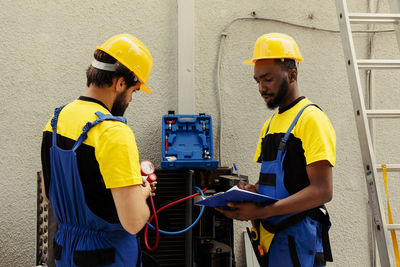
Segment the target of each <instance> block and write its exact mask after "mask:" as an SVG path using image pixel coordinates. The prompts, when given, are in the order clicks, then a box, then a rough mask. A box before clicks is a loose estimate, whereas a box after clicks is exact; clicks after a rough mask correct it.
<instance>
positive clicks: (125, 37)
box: [96, 34, 153, 94]
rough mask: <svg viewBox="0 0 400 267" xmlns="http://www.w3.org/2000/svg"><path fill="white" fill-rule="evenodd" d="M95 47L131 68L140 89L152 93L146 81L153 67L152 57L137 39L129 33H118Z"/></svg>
mask: <svg viewBox="0 0 400 267" xmlns="http://www.w3.org/2000/svg"><path fill="white" fill-rule="evenodd" d="M96 48H97V49H99V50H101V51H103V52H106V53H107V54H109V55H110V56H113V57H114V58H115V59H116V60H118V61H119V62H120V63H121V64H122V65H124V66H125V67H127V68H128V69H129V70H131V71H132V72H133V73H134V74H135V75H136V77H137V78H138V79H139V81H140V82H141V86H140V90H142V91H143V92H146V93H148V94H152V92H151V89H150V88H149V86H148V85H147V81H148V80H149V76H150V73H151V69H152V68H153V57H152V56H151V54H150V51H149V50H148V49H147V47H146V46H145V45H144V44H143V43H142V42H141V41H140V40H139V39H137V38H136V37H133V36H132V35H130V34H118V35H115V36H113V37H111V38H110V39H108V40H107V41H105V43H104V44H102V45H101V46H98V47H96Z"/></svg>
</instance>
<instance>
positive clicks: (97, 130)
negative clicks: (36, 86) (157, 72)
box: [42, 34, 155, 267]
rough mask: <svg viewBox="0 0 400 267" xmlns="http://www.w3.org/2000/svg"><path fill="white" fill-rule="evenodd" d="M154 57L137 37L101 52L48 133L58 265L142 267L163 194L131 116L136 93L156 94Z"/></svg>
mask: <svg viewBox="0 0 400 267" xmlns="http://www.w3.org/2000/svg"><path fill="white" fill-rule="evenodd" d="M152 65H153V58H152V56H151V54H150V52H149V50H148V49H147V47H146V46H145V45H144V44H143V43H142V42H141V41H140V40H138V39H137V38H135V37H133V36H132V35H130V34H119V35H115V36H113V37H111V38H110V39H108V40H107V41H106V42H105V43H103V44H102V45H101V46H99V47H97V48H96V50H95V52H94V59H93V61H92V64H91V65H90V66H89V68H88V69H87V70H86V76H87V86H88V88H87V89H86V91H85V92H84V93H83V95H82V96H80V97H79V98H78V99H77V100H75V101H73V102H71V103H69V104H67V105H65V106H63V107H60V108H57V109H56V110H55V112H54V116H53V118H52V119H50V121H49V122H48V123H47V125H46V127H45V129H44V132H43V141H42V166H43V174H44V175H43V176H44V177H43V180H42V192H43V195H44V197H45V199H47V198H48V199H49V200H50V203H51V205H52V206H53V209H54V214H55V216H56V218H57V223H58V231H57V233H56V236H55V238H54V253H55V259H56V264H57V266H110V267H111V266H142V263H141V252H140V249H139V246H138V242H137V240H136V233H138V232H139V231H140V230H141V229H142V228H143V226H144V225H145V224H146V221H147V220H148V218H149V215H150V210H149V207H148V205H147V203H146V199H147V198H148V197H149V196H150V194H152V191H154V190H155V187H153V188H152V187H151V186H150V185H149V183H148V182H146V181H145V182H143V181H142V176H141V173H140V164H139V153H138V149H137V146H136V142H135V137H134V134H133V132H132V130H131V128H130V127H129V126H128V125H127V124H126V119H125V118H124V117H121V116H123V114H124V112H125V110H126V108H127V107H128V105H129V102H131V100H132V94H133V93H134V92H137V91H138V90H141V91H144V92H146V93H149V94H151V93H152V91H151V90H150V88H149V87H148V85H147V81H148V78H149V76H150V73H151V69H152Z"/></svg>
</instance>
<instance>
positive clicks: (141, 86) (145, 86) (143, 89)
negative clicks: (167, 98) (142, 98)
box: [140, 82, 153, 95]
mask: <svg viewBox="0 0 400 267" xmlns="http://www.w3.org/2000/svg"><path fill="white" fill-rule="evenodd" d="M141 83H142V84H141V85H140V91H143V92H145V93H148V94H149V95H151V94H153V92H152V91H151V89H150V87H149V86H148V85H147V84H145V83H144V82H141Z"/></svg>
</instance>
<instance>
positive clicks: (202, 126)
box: [161, 111, 218, 169]
mask: <svg viewBox="0 0 400 267" xmlns="http://www.w3.org/2000/svg"><path fill="white" fill-rule="evenodd" d="M212 158H213V134H212V118H211V116H210V115H205V114H203V113H200V114H199V115H175V113H174V112H172V111H169V112H168V115H164V116H163V117H162V161H161V167H162V168H163V169H216V168H217V167H218V161H216V160H212Z"/></svg>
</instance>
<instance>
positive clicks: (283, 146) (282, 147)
mask: <svg viewBox="0 0 400 267" xmlns="http://www.w3.org/2000/svg"><path fill="white" fill-rule="evenodd" d="M311 105H312V106H316V107H317V108H319V107H318V106H317V105H315V104H307V105H305V106H304V107H303V108H302V109H301V110H300V111H299V113H297V115H296V117H295V118H294V120H293V122H292V124H291V125H290V127H289V129H288V130H287V132H286V133H285V136H284V137H283V138H282V139H281V142H280V143H279V146H278V154H277V158H279V159H280V158H281V157H282V153H284V152H285V149H286V142H287V140H288V138H289V135H290V133H291V132H292V130H293V128H294V126H295V125H296V123H297V121H298V120H299V118H300V116H301V114H302V113H303V111H304V110H305V109H306V108H307V107H308V106H311Z"/></svg>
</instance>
